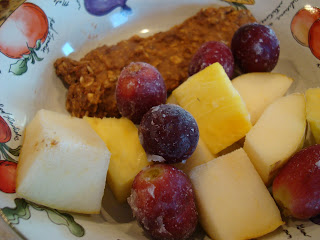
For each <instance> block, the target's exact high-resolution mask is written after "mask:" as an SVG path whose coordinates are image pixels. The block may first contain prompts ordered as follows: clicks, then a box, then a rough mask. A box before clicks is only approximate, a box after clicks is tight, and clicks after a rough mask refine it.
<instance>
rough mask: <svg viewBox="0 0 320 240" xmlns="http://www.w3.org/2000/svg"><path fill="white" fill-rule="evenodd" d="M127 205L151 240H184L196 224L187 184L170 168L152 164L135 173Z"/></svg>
mask: <svg viewBox="0 0 320 240" xmlns="http://www.w3.org/2000/svg"><path fill="white" fill-rule="evenodd" d="M128 203H129V205H130V207H131V209H132V212H133V215H134V216H135V217H136V218H137V221H138V222H139V224H140V225H141V226H142V227H143V229H144V230H145V231H146V232H147V233H149V234H150V235H151V236H152V237H153V238H154V239H161V240H165V239H170V240H175V239H187V238H188V237H190V236H191V235H192V233H193V232H194V231H195V228H196V226H197V223H198V213H197V210H196V205H195V196H194V192H193V189H192V185H191V182H190V180H189V179H188V177H187V176H186V174H185V173H183V172H182V171H180V170H178V169H177V168H175V167H173V166H171V165H167V164H154V165H152V166H148V167H146V168H145V169H143V170H142V171H141V172H140V173H138V175H137V176H136V177H135V179H134V181H133V184H132V188H131V195H130V197H129V198H128Z"/></svg>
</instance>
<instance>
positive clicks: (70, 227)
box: [0, 0, 320, 240]
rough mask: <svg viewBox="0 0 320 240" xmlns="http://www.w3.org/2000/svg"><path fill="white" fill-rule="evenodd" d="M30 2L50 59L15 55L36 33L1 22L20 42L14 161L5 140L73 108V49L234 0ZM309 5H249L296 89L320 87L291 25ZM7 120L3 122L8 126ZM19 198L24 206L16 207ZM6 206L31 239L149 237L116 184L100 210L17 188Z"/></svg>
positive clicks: (280, 233) (1, 64) (0, 93)
mask: <svg viewBox="0 0 320 240" xmlns="http://www.w3.org/2000/svg"><path fill="white" fill-rule="evenodd" d="M107 1H108V0H107ZM27 2H31V3H33V4H34V5H36V6H38V8H40V12H39V11H38V10H37V9H36V10H35V11H38V13H37V14H34V17H38V19H43V18H46V19H47V20H48V25H41V24H40V22H41V21H40V20H38V22H33V23H32V17H31V18H30V16H29V17H25V18H23V21H25V22H24V24H26V25H24V27H25V28H27V25H28V21H30V22H29V23H30V24H31V25H30V24H29V25H28V27H30V29H31V30H32V32H33V33H34V32H39V34H40V33H41V31H44V32H45V35H44V38H43V40H44V42H43V43H42V44H41V45H39V48H38V49H34V50H33V51H34V52H35V53H36V55H37V56H38V58H42V60H40V59H38V60H37V59H35V62H34V64H33V63H32V58H31V57H29V58H28V57H27V56H25V57H21V58H13V57H14V54H19V51H18V50H17V49H19V48H22V47H23V46H24V45H23V44H24V43H26V42H28V39H29V40H30V39H31V38H32V36H30V34H28V33H24V34H21V33H20V34H19V32H18V31H16V30H17V26H18V25H14V24H13V22H12V23H10V24H8V23H9V21H10V17H9V18H8V19H7V20H6V21H7V24H6V25H7V26H6V28H5V30H3V29H1V27H2V28H4V26H5V24H3V25H2V26H1V27H0V30H1V31H0V50H1V43H3V42H4V41H9V42H11V43H12V46H15V47H12V49H8V50H6V51H7V53H8V52H9V53H12V54H13V55H12V56H11V57H8V56H6V55H5V54H3V53H4V52H5V50H2V53H0V83H1V87H0V116H1V117H2V119H4V121H5V122H2V125H3V126H5V125H7V126H9V128H10V131H11V138H10V140H8V138H7V139H6V140H2V139H0V141H2V142H3V143H0V146H1V148H0V156H1V159H2V160H0V161H4V160H8V158H9V157H11V158H12V159H14V160H17V156H14V155H17V154H12V153H14V152H11V153H10V152H8V150H5V149H4V146H6V147H9V148H11V149H17V151H18V150H19V146H20V145H21V144H22V138H23V131H24V127H25V126H26V124H27V123H28V122H29V121H30V120H31V119H32V117H33V116H34V114H35V113H36V112H37V111H38V110H39V109H41V108H45V109H50V110H54V111H58V112H65V113H67V111H66V110H65V100H66V88H65V87H64V86H63V84H62V82H61V80H60V79H58V77H57V76H56V74H55V71H54V67H53V63H54V61H55V60H56V59H57V58H59V57H62V56H71V57H72V58H74V59H79V58H80V57H82V56H83V55H84V54H85V53H86V52H88V51H89V50H91V49H94V48H96V47H97V46H99V45H102V44H107V45H111V44H114V43H116V42H118V41H119V40H122V39H126V38H129V37H130V36H132V35H134V34H138V35H140V36H149V35H152V34H154V33H156V32H159V31H163V30H167V29H169V28H170V27H171V26H173V25H175V24H178V23H180V22H182V21H183V20H185V19H186V18H188V17H189V16H192V15H193V14H195V13H196V12H197V11H198V10H200V9H201V8H203V7H208V6H212V5H221V6H229V5H230V3H227V2H226V1H218V0H216V1H214V0H184V1H171V0H152V1H142V0H128V1H125V0H123V1H121V0H118V1H115V0H114V1H112V0H109V2H110V4H111V5H112V2H114V3H116V5H115V8H114V9H111V8H110V9H109V12H108V13H107V12H105V13H104V14H103V15H102V16H96V15H94V14H89V13H88V11H87V10H86V8H85V5H84V1H82V0H77V1H66V0H61V1H60V0H59V1H57V0H55V1H40V0H33V1H27ZM234 2H247V3H248V2H254V1H253V0H252V1H250V0H247V1H235V0H234ZM125 3H126V5H124V4H125ZM24 4H26V3H24ZM307 4H310V5H311V6H317V4H319V3H318V1H316V0H310V1H298V0H294V1H292V0H282V1H277V0H270V1H257V2H256V3H255V4H253V5H242V6H245V7H247V8H248V9H250V10H251V11H252V13H253V15H254V16H255V17H256V18H257V20H258V21H259V22H261V23H263V24H265V25H270V26H272V28H273V29H274V30H275V32H276V34H277V36H278V38H279V40H280V47H281V51H280V59H279V62H278V65H277V66H276V68H275V69H274V72H279V73H283V74H286V75H288V76H289V77H291V78H293V79H294V80H295V81H294V84H293V86H292V87H291V88H290V92H297V91H301V92H302V91H304V90H305V89H307V88H309V87H319V86H320V80H319V79H320V61H319V59H317V58H316V57H315V56H314V55H313V54H312V52H311V51H310V49H309V48H308V47H306V46H303V45H302V44H300V43H299V42H298V41H297V40H296V39H295V38H294V37H293V35H292V32H291V30H290V24H291V20H292V18H293V16H294V15H295V14H296V13H297V11H298V10H299V9H301V8H303V7H304V6H305V5H307ZM233 5H234V4H233ZM234 6H235V5H234ZM129 7H130V9H131V11H129V9H128V8H129ZM39 21H40V22H39ZM20 24H23V23H20ZM19 26H21V25H19ZM46 31H48V32H46ZM318 37H319V41H320V36H318ZM19 44H20V45H19ZM21 44H22V45H23V46H21ZM7 55H8V54H7ZM34 56H35V55H34ZM3 126H0V128H3V129H4V128H5V127H3ZM0 130H1V129H0ZM2 131H3V130H2ZM0 135H1V133H0ZM7 140H8V141H7ZM6 154H7V155H6ZM8 156H9V157H8ZM14 160H13V161H14ZM0 177H1V176H0ZM1 179H2V178H1ZM16 205H18V207H19V208H17V209H15V206H16ZM0 208H1V209H2V210H3V211H2V213H5V214H1V215H2V217H3V218H4V219H5V220H6V221H10V222H11V224H10V225H11V226H12V227H14V228H15V229H16V230H17V231H18V232H19V234H20V235H21V236H24V237H25V238H27V239H79V238H81V239H148V238H147V237H146V235H145V234H144V233H143V230H142V229H141V228H140V227H139V226H138V224H137V223H136V221H134V220H133V219H132V217H131V212H130V209H129V207H128V206H127V205H125V206H120V205H118V204H117V203H116V202H115V200H114V199H113V198H112V195H111V194H110V192H109V190H108V189H107V190H106V195H105V197H104V200H103V209H102V211H101V214H100V215H80V214H73V213H72V214H62V213H60V212H58V211H56V210H52V209H49V208H43V207H40V206H37V205H35V204H32V203H29V202H26V201H25V200H23V199H19V198H18V197H17V195H16V194H14V193H11V194H9V193H4V192H1V191H0ZM9 208H10V209H12V210H9ZM0 213H1V211H0ZM231 221H232V220H231ZM195 238H196V239H208V237H206V236H205V233H204V232H199V233H198V234H196V236H195ZM261 239H279V240H280V239H283V240H285V239H320V228H319V227H318V226H317V225H316V224H313V223H312V222H311V221H298V220H290V221H288V222H287V224H286V225H284V226H282V227H280V228H279V229H277V230H276V231H275V232H273V233H271V234H268V235H266V236H264V237H262V238H261Z"/></svg>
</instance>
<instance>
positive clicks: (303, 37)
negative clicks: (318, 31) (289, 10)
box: [291, 5, 320, 46]
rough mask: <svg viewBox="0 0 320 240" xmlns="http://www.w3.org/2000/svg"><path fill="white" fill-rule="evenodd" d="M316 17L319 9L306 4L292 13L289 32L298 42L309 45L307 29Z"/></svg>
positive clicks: (319, 14) (319, 15)
mask: <svg viewBox="0 0 320 240" xmlns="http://www.w3.org/2000/svg"><path fill="white" fill-rule="evenodd" d="M318 18H320V9H319V8H317V7H313V6H310V5H306V6H305V7H304V8H302V9H300V10H299V11H298V12H297V13H296V15H294V17H293V18H292V21H291V33H292V35H293V37H294V38H295V39H296V40H297V42H298V43H300V44H302V45H304V46H309V44H308V34H309V30H310V27H311V25H312V24H313V23H314V22H315V21H316V20H317V19H318Z"/></svg>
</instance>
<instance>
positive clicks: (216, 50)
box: [189, 41, 234, 79]
mask: <svg viewBox="0 0 320 240" xmlns="http://www.w3.org/2000/svg"><path fill="white" fill-rule="evenodd" d="M216 62H219V63H220V64H221V65H222V67H223V69H224V70H225V72H226V73H227V75H228V77H229V78H230V79H231V78H232V75H233V70H234V59H233V55H232V52H231V50H230V48H229V47H228V46H227V45H225V44H224V43H222V42H216V41H209V42H206V43H204V44H202V45H201V47H200V48H199V49H198V51H197V52H196V53H195V55H194V56H193V57H192V59H191V62H190V66H189V76H192V75H193V74H196V73H197V72H199V71H201V70H202V69H204V68H206V67H208V66H209V65H211V64H213V63H216Z"/></svg>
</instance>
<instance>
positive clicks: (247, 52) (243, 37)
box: [231, 23, 280, 73]
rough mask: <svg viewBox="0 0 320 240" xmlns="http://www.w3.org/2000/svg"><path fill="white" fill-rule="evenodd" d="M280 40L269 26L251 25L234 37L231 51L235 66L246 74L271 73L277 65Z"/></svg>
mask: <svg viewBox="0 0 320 240" xmlns="http://www.w3.org/2000/svg"><path fill="white" fill-rule="evenodd" d="M279 44H280V43H279V40H278V38H277V36H276V34H275V32H274V31H273V30H272V29H271V28H270V27H268V26H264V25H261V24H258V23H250V24H247V25H244V26H242V27H240V28H239V29H238V30H237V31H236V32H235V34H234V35H233V38H232V42H231V50H232V53H233V57H234V61H235V64H237V65H238V66H239V67H240V69H241V70H242V71H243V72H245V73H248V72H270V71H272V69H274V67H275V66H276V65H277V62H278V59H279V53H280V46H279Z"/></svg>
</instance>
